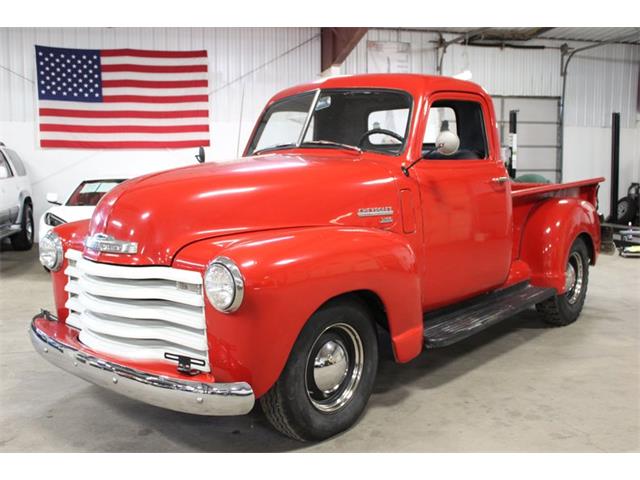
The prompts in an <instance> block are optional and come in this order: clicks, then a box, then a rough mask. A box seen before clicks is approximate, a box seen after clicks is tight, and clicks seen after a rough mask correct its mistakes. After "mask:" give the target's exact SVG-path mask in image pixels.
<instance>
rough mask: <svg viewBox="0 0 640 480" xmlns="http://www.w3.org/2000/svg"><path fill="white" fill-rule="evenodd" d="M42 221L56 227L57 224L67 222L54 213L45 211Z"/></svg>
mask: <svg viewBox="0 0 640 480" xmlns="http://www.w3.org/2000/svg"><path fill="white" fill-rule="evenodd" d="M44 223H46V224H47V225H50V226H52V227H57V226H58V225H62V224H63V223H67V222H65V221H64V220H63V219H61V218H60V217H58V216H57V215H54V214H53V213H45V215H44Z"/></svg>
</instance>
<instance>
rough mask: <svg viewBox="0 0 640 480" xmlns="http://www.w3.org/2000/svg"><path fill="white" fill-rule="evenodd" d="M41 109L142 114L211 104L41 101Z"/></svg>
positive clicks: (189, 108)
mask: <svg viewBox="0 0 640 480" xmlns="http://www.w3.org/2000/svg"><path fill="white" fill-rule="evenodd" d="M39 106H40V108H56V109H64V110H81V111H86V112H113V111H118V110H135V111H141V112H175V111H180V110H208V109H209V102H187V103H130V102H122V103H120V102H115V103H91V102H86V103H85V102H59V101H56V100H40V105H39Z"/></svg>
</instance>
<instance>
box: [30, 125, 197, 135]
mask: <svg viewBox="0 0 640 480" xmlns="http://www.w3.org/2000/svg"><path fill="white" fill-rule="evenodd" d="M40 131H41V132H76V133H185V132H208V131H209V125H157V126H154V125H61V124H56V123H42V124H40Z"/></svg>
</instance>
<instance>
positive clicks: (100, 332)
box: [65, 250, 210, 371]
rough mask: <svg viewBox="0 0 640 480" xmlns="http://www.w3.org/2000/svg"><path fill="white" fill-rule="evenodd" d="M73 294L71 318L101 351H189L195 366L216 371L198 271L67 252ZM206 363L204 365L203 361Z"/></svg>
mask: <svg viewBox="0 0 640 480" xmlns="http://www.w3.org/2000/svg"><path fill="white" fill-rule="evenodd" d="M65 256H66V258H67V260H68V266H67V268H66V270H65V274H66V275H67V277H68V282H67V285H66V286H65V290H66V291H67V292H68V294H69V297H68V300H67V302H66V307H67V308H68V309H69V311H70V314H69V317H68V319H67V323H68V324H69V325H71V326H73V327H75V328H78V329H79V330H80V336H79V339H80V341H81V342H82V343H84V344H85V345H87V346H88V347H89V348H91V349H93V350H95V351H96V352H102V353H107V354H111V355H115V356H118V357H122V358H130V359H136V360H153V361H162V362H167V363H173V364H175V363H176V362H175V361H173V360H170V359H167V358H166V355H165V354H169V355H168V356H169V357H175V356H186V357H189V358H192V359H194V360H196V361H195V362H194V364H193V368H194V369H197V370H201V371H210V367H209V358H208V357H209V355H208V345H207V335H206V324H205V316H204V299H203V296H202V277H201V275H200V274H199V273H198V272H193V271H188V270H181V269H176V268H171V267H155V266H149V267H147V266H142V267H128V266H119V265H107V264H102V263H97V262H92V261H90V260H86V259H84V258H83V257H82V252H80V251H77V250H68V251H67V252H66V254H65ZM200 364H203V365H200Z"/></svg>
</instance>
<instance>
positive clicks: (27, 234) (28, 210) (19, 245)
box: [11, 203, 34, 250]
mask: <svg viewBox="0 0 640 480" xmlns="http://www.w3.org/2000/svg"><path fill="white" fill-rule="evenodd" d="M20 223H21V227H22V228H21V230H20V232H19V233H16V234H15V235H12V236H11V246H12V247H13V249H14V250H31V247H33V232H34V228H33V207H32V206H31V204H30V203H25V204H24V208H23V209H22V219H21V221H20Z"/></svg>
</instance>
